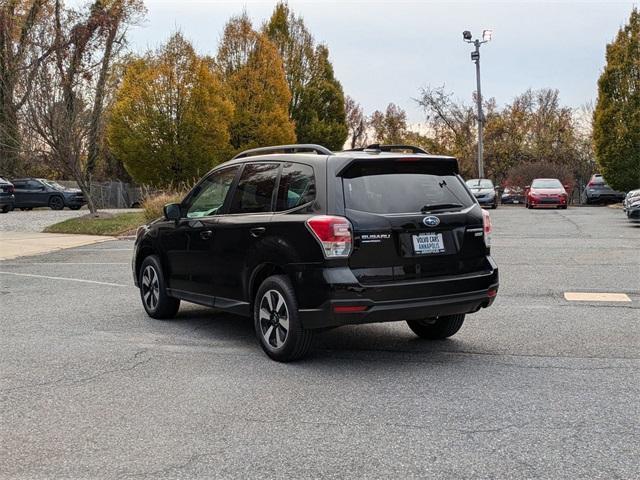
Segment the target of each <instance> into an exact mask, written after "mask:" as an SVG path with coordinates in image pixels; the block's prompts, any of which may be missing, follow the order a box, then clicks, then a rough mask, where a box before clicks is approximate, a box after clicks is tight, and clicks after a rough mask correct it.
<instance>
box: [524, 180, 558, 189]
mask: <svg viewBox="0 0 640 480" xmlns="http://www.w3.org/2000/svg"><path fill="white" fill-rule="evenodd" d="M531 187H532V188H563V187H562V184H561V183H560V180H555V179H551V178H550V179H540V180H534V181H533V183H532V184H531Z"/></svg>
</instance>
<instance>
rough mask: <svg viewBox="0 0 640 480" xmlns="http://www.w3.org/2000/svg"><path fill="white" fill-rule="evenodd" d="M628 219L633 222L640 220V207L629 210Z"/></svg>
mask: <svg viewBox="0 0 640 480" xmlns="http://www.w3.org/2000/svg"><path fill="white" fill-rule="evenodd" d="M627 217H628V218H629V219H631V220H640V207H633V208H628V209H627Z"/></svg>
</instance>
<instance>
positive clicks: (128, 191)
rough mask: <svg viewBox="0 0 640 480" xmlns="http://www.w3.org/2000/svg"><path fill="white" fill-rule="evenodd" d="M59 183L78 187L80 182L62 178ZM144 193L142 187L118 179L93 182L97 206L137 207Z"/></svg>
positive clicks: (93, 192) (93, 193)
mask: <svg viewBox="0 0 640 480" xmlns="http://www.w3.org/2000/svg"><path fill="white" fill-rule="evenodd" d="M58 183H60V184H61V185H63V186H65V187H69V188H78V184H77V183H76V182H74V181H72V180H60V181H58ZM143 195H144V193H143V189H142V187H138V186H136V185H133V184H130V183H125V182H120V181H118V180H112V181H109V182H92V183H91V198H93V201H94V202H95V204H96V208H137V207H140V204H141V203H142V198H143Z"/></svg>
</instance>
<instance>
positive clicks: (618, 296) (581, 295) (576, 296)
mask: <svg viewBox="0 0 640 480" xmlns="http://www.w3.org/2000/svg"><path fill="white" fill-rule="evenodd" d="M564 298H565V300H568V301H570V302H630V301H631V299H630V298H629V295H627V294H626V293H596V292H564Z"/></svg>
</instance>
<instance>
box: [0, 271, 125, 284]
mask: <svg viewBox="0 0 640 480" xmlns="http://www.w3.org/2000/svg"><path fill="white" fill-rule="evenodd" d="M0 275H14V276H16V277H32V278H45V279H48V280H64V281H67V282H79V283H93V284H96V285H105V286H108V287H130V286H131V285H124V284H122V283H110V282H99V281H97V280H85V279H84V278H69V277H50V276H48V275H35V274H32V273H16V272H0Z"/></svg>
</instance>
